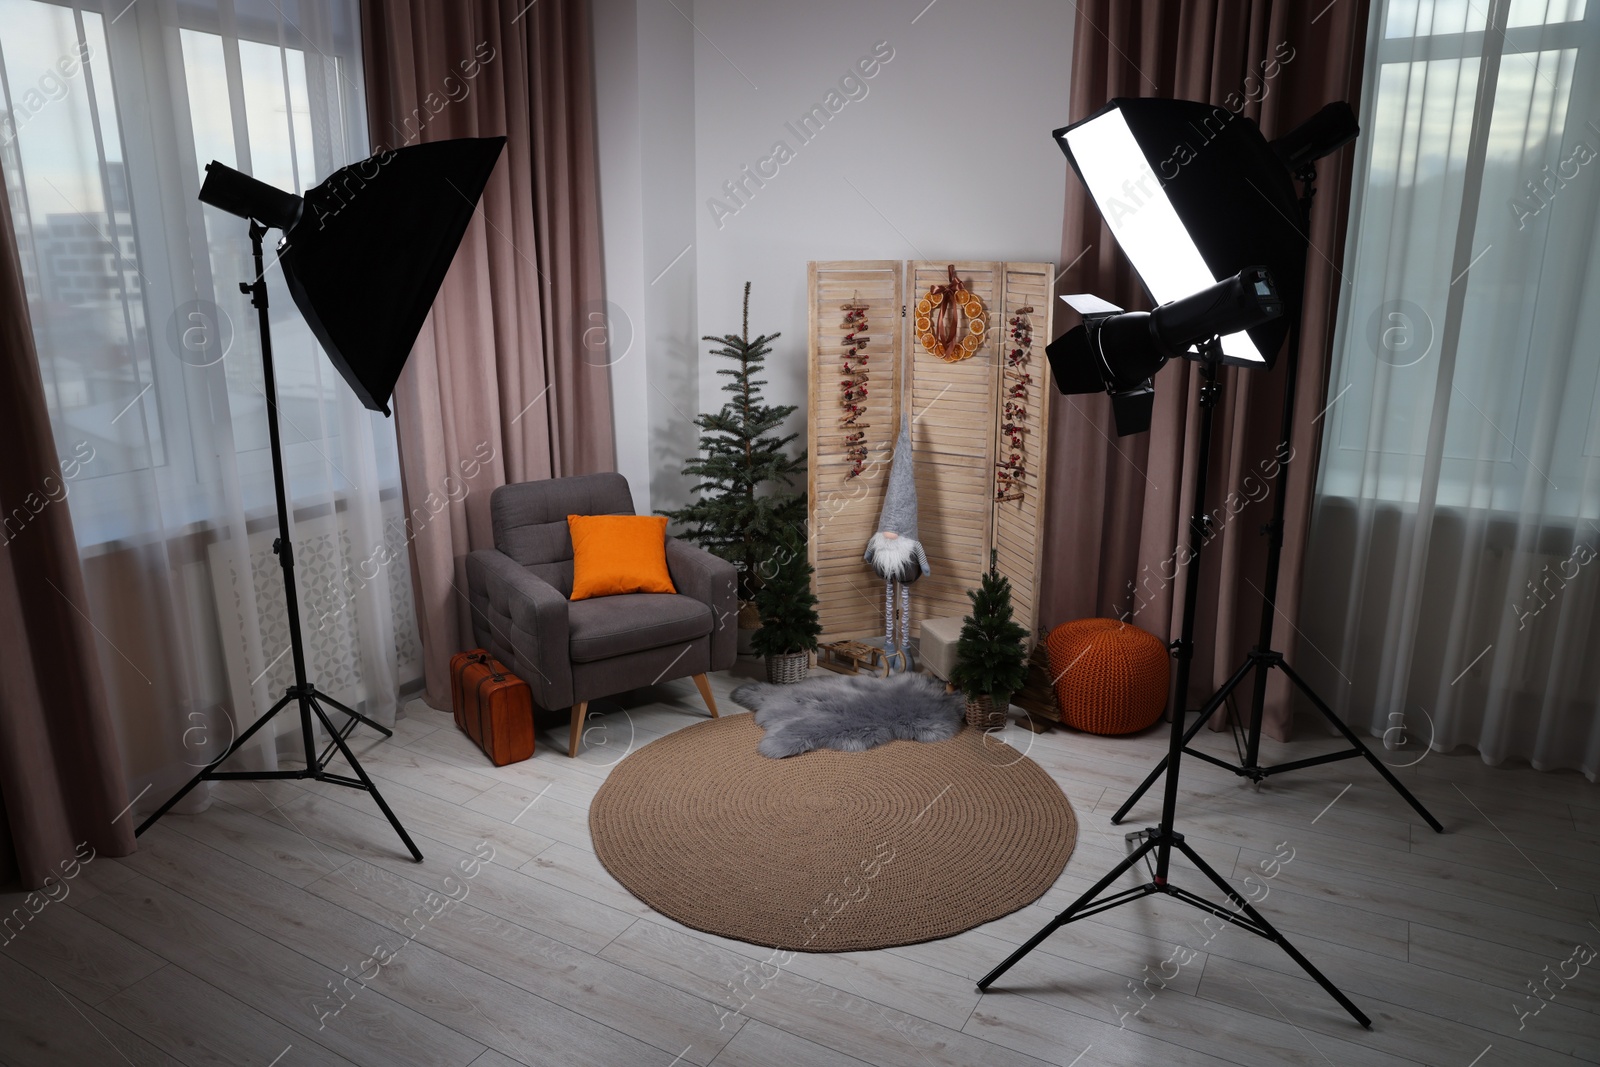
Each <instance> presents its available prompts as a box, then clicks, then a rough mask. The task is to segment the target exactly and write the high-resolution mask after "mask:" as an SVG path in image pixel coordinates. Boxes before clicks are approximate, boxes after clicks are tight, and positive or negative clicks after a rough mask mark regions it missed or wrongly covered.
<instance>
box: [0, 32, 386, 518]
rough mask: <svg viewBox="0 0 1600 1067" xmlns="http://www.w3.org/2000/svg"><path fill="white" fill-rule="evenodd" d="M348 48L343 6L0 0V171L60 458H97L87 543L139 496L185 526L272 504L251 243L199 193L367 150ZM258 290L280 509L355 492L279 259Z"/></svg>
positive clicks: (353, 40)
mask: <svg viewBox="0 0 1600 1067" xmlns="http://www.w3.org/2000/svg"><path fill="white" fill-rule="evenodd" d="M303 30H304V31H306V32H302V31H303ZM308 34H309V36H308ZM359 36H360V35H359V30H358V25H357V22H356V12H355V5H354V4H353V3H351V2H347V0H345V2H318V3H311V2H310V0H304V2H302V3H295V2H293V0H277V2H275V0H216V2H214V3H203V2H197V0H184V2H179V3H175V4H135V5H129V6H128V7H126V8H123V9H122V11H121V13H120V14H117V15H115V16H112V15H110V14H105V15H102V14H101V13H99V12H96V11H89V10H84V9H83V8H82V6H81V5H78V4H73V3H61V2H55V0H0V92H3V97H0V167H3V169H4V172H5V176H6V193H7V195H8V196H9V198H10V200H11V205H12V215H13V220H14V223H15V228H16V231H17V241H18V246H19V250H20V251H21V254H22V262H23V272H24V277H25V284H26V285H27V290H28V297H29V309H30V313H31V315H32V318H33V326H34V332H35V338H36V341H37V344H38V349H39V355H40V364H41V370H42V372H43V377H44V383H45V391H46V396H47V402H48V404H49V407H50V415H51V419H52V424H53V425H54V426H55V428H56V433H57V447H58V450H59V452H60V454H61V455H63V456H70V455H73V454H75V452H76V454H78V455H82V454H83V449H85V448H87V449H91V450H92V453H93V455H94V459H93V461H92V462H89V463H85V464H83V465H82V472H81V474H79V476H78V477H79V478H80V479H81V480H82V484H81V486H80V487H81V488H85V489H89V488H90V487H91V486H92V492H87V491H86V492H84V493H82V494H77V493H75V494H74V503H73V515H74V519H75V523H76V526H77V528H78V535H79V539H80V541H83V542H84V543H85V544H91V543H95V542H96V541H99V540H112V539H115V538H117V537H119V536H122V535H123V534H124V533H126V532H128V531H127V530H126V529H125V522H126V519H125V516H127V515H128V514H129V513H130V512H132V511H135V510H137V509H136V508H134V507H132V506H131V503H132V502H133V501H136V500H138V499H139V498H140V496H141V494H149V493H151V492H156V493H159V494H161V495H162V509H163V511H164V513H166V514H167V515H168V516H169V518H170V517H179V518H180V519H181V523H180V524H187V523H193V522H199V523H204V522H205V521H206V520H207V519H208V518H210V517H211V515H212V514H213V513H214V512H215V511H216V510H217V508H218V500H219V497H220V496H230V495H232V494H234V493H235V492H236V493H237V496H238V500H239V503H240V504H241V505H242V506H243V508H244V510H245V512H246V513H247V514H252V515H253V514H258V513H266V512H270V511H271V510H272V489H271V465H270V457H269V455H268V453H267V430H266V411H265V394H264V393H263V391H262V373H261V364H260V348H259V339H258V335H257V331H256V326H255V322H254V311H253V310H252V309H250V307H249V304H248V302H247V300H246V299H245V298H244V297H242V296H241V295H240V294H239V293H238V285H237V283H238V282H240V281H245V280H249V279H251V278H253V276H254V274H255V270H254V267H253V265H252V264H251V262H250V245H249V240H248V235H247V233H246V228H245V223H244V222H243V220H241V219H237V218H235V217H233V216H230V215H227V214H225V213H222V212H219V211H217V210H216V209H214V208H210V207H206V206H203V205H201V204H200V203H199V202H198V200H197V199H196V197H197V194H198V192H199V186H200V182H201V181H202V180H203V178H204V167H205V165H206V163H208V162H209V161H210V160H212V159H218V160H221V161H222V162H223V163H226V164H227V165H229V166H232V167H236V168H238V169H240V170H243V171H245V172H247V173H250V174H253V175H254V176H256V177H258V178H260V179H261V180H263V181H266V182H268V183H270V184H273V185H276V186H279V187H281V188H284V189H289V190H293V191H295V192H301V191H303V190H304V189H306V188H308V187H310V186H312V185H314V184H316V183H317V182H319V181H321V180H322V179H323V178H324V177H326V176H327V175H328V174H329V173H331V172H332V171H333V170H335V169H336V168H337V167H339V166H342V165H344V164H346V163H349V162H352V161H354V160H357V159H360V158H363V157H364V156H366V155H367V150H366V133H365V117H364V115H363V113H362V109H363V106H364V103H363V99H362V95H361V92H360V88H359V86H360V78H361V72H360V60H359V53H358V51H357V49H358V43H359ZM152 41H156V42H161V45H160V46H159V47H152V46H151V44H150V42H152ZM270 239H271V238H269V240H270ZM267 281H268V286H269V290H270V303H271V323H272V330H273V337H272V339H273V354H274V364H275V369H276V372H277V383H278V394H279V400H280V420H281V423H282V431H283V440H284V448H285V462H286V469H287V473H288V477H289V488H290V496H291V498H293V497H295V496H296V495H297V492H298V491H300V490H308V489H310V488H311V487H313V486H315V487H319V488H321V489H326V488H327V487H328V486H329V485H330V484H331V485H332V488H333V491H334V492H335V493H339V492H343V491H348V490H349V489H350V488H352V486H351V485H350V484H349V480H348V479H346V478H344V476H343V473H342V470H343V468H344V467H345V466H346V464H344V463H341V455H340V453H341V449H342V447H343V441H342V436H343V434H344V433H345V432H346V431H345V428H344V426H342V425H341V417H340V415H339V410H338V399H339V393H338V390H343V389H345V388H346V387H345V385H344V384H343V382H342V381H341V380H340V379H339V377H338V375H337V373H336V372H334V371H333V369H332V368H331V367H330V366H329V365H328V363H327V360H326V359H325V358H324V357H323V356H322V354H321V351H320V349H319V348H318V346H317V344H316V342H315V340H314V338H313V337H312V335H311V332H310V329H309V328H308V327H307V326H306V325H305V323H304V321H303V320H302V319H301V318H300V316H299V313H298V311H297V310H296V309H295V307H294V305H293V302H292V300H291V299H290V297H289V295H288V292H287V290H286V289H285V287H284V285H283V279H282V275H281V272H278V271H276V270H275V269H274V268H273V267H272V266H271V265H270V263H269V266H268V271H267ZM347 418H348V417H346V420H345V424H346V425H347V424H348V421H347ZM381 433H383V434H387V435H388V439H389V442H390V444H389V447H387V448H386V449H380V455H382V457H383V460H384V464H385V466H386V468H387V469H386V470H384V471H383V474H384V475H385V477H386V484H397V482H398V469H397V467H396V465H395V463H394V459H393V454H394V450H393V447H392V440H393V430H392V426H388V425H385V426H384V427H383V428H382V429H381Z"/></svg>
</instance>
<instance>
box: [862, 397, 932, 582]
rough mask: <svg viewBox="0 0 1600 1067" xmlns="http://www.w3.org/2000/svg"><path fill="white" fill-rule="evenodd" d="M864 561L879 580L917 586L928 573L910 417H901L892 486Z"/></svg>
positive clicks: (890, 468)
mask: <svg viewBox="0 0 1600 1067" xmlns="http://www.w3.org/2000/svg"><path fill="white" fill-rule="evenodd" d="M862 558H863V559H865V560H866V561H867V563H868V564H869V565H871V567H872V569H873V570H874V571H876V572H877V574H878V576H879V577H880V578H886V579H889V580H890V581H899V582H914V581H916V580H917V579H918V578H921V577H922V576H923V575H925V574H927V573H929V572H928V556H927V554H926V553H925V552H923V550H922V542H921V541H919V540H918V539H917V479H916V471H915V469H914V468H913V466H912V455H911V416H909V415H902V416H900V436H899V438H898V439H897V440H896V441H895V443H894V459H893V460H891V461H890V465H889V485H888V488H887V489H886V490H885V491H884V495H883V510H882V511H881V512H880V513H879V514H878V532H877V533H875V534H873V535H872V539H871V540H869V541H868V542H867V551H866V554H865V555H863V556H862Z"/></svg>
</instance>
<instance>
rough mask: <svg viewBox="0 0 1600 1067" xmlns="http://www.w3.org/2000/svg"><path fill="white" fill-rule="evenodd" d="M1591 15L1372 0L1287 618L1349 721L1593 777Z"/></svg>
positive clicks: (1597, 706) (1595, 405)
mask: <svg viewBox="0 0 1600 1067" xmlns="http://www.w3.org/2000/svg"><path fill="white" fill-rule="evenodd" d="M1597 9H1600V4H1597V3H1594V2H1592V0H1591V2H1589V3H1585V2H1584V0H1387V2H1375V3H1374V4H1373V17H1372V19H1373V20H1372V26H1371V30H1370V34H1369V40H1368V54H1367V60H1366V76H1365V85H1366V86H1367V88H1366V90H1365V91H1364V92H1363V96H1364V100H1365V102H1364V105H1363V111H1364V114H1363V116H1362V123H1361V125H1362V131H1363V132H1362V136H1361V138H1360V140H1359V141H1358V146H1359V155H1358V163H1357V175H1356V177H1357V181H1356V183H1355V190H1356V192H1355V201H1354V203H1353V204H1352V208H1353V210H1352V212H1351V230H1350V234H1349V241H1350V245H1349V250H1348V254H1347V256H1346V263H1347V265H1346V267H1345V274H1344V278H1345V283H1346V285H1345V287H1344V291H1343V294H1342V299H1341V313H1340V325H1339V330H1338V334H1337V337H1336V342H1335V345H1336V348H1335V359H1334V362H1333V369H1332V377H1331V380H1330V385H1329V391H1328V396H1329V399H1330V400H1331V401H1332V403H1331V406H1330V407H1329V409H1328V411H1327V414H1326V416H1325V420H1326V422H1325V430H1324V438H1323V454H1322V466H1321V469H1320V474H1319V479H1318V487H1317V503H1316V510H1315V518H1314V521H1313V530H1312V536H1311V544H1310V549H1309V551H1310V552H1311V556H1310V557H1309V558H1310V559H1311V560H1312V565H1311V566H1308V567H1307V578H1306V591H1305V592H1306V596H1305V605H1306V607H1305V613H1304V615H1303V616H1302V619H1301V625H1302V626H1303V627H1304V631H1305V634H1306V636H1307V638H1308V640H1309V641H1310V643H1311V645H1312V646H1313V648H1315V649H1316V650H1318V651H1319V652H1320V653H1321V654H1322V660H1321V662H1320V663H1318V662H1315V659H1316V656H1315V653H1310V654H1308V655H1307V656H1306V657H1304V667H1305V668H1306V670H1307V672H1308V673H1310V674H1313V675H1314V676H1315V679H1316V681H1317V683H1318V687H1319V689H1320V690H1321V691H1322V692H1323V693H1324V694H1325V695H1327V696H1329V697H1330V698H1332V699H1333V700H1334V702H1335V703H1336V706H1337V707H1338V708H1339V710H1340V711H1341V713H1342V714H1344V715H1345V716H1346V717H1347V719H1348V720H1349V721H1351V722H1357V723H1361V724H1364V725H1366V726H1368V727H1369V728H1370V729H1371V730H1372V731H1373V733H1374V734H1378V735H1380V736H1386V737H1387V739H1388V741H1389V742H1390V743H1391V744H1392V743H1394V742H1395V741H1397V740H1398V739H1399V738H1401V737H1404V738H1406V739H1407V740H1408V741H1409V743H1410V744H1412V745H1413V746H1416V745H1418V744H1419V743H1421V742H1426V741H1431V743H1432V745H1433V746H1434V747H1435V748H1436V749H1438V750H1441V751H1443V750H1449V749H1452V748H1455V747H1457V746H1471V747H1473V748H1476V749H1477V750H1478V751H1479V752H1481V753H1482V755H1483V758H1484V760H1485V761H1486V762H1489V763H1500V762H1502V761H1504V760H1508V759H1514V760H1527V761H1529V762H1531V763H1532V765H1533V766H1535V767H1539V768H1545V769H1549V768H1577V769H1581V770H1582V771H1583V773H1584V774H1586V775H1587V776H1588V777H1589V778H1590V779H1591V780H1592V779H1595V778H1596V777H1597V776H1600V655H1597V654H1596V652H1597V650H1600V646H1597V644H1596V637H1597V635H1600V597H1597V589H1600V392H1597V387H1600V241H1597V236H1600V234H1597V226H1596V219H1597V215H1600V210H1597V209H1600V157H1597V156H1600V83H1597V67H1600V10H1597ZM1397 726H1403V730H1396V729H1394V727H1397ZM1412 751H1418V750H1417V749H1416V748H1415V747H1414V748H1413V749H1412Z"/></svg>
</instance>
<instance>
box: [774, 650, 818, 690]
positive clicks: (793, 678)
mask: <svg viewBox="0 0 1600 1067" xmlns="http://www.w3.org/2000/svg"><path fill="white" fill-rule="evenodd" d="M810 669H811V653H809V652H788V653H785V654H784V655H781V656H768V657H767V681H769V682H771V683H772V684H773V685H793V684H794V683H796V682H799V681H802V680H804V679H805V676H806V672H807V671H809V670H810Z"/></svg>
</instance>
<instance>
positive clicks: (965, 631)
mask: <svg viewBox="0 0 1600 1067" xmlns="http://www.w3.org/2000/svg"><path fill="white" fill-rule="evenodd" d="M995 558H996V553H994V552H990V553H989V570H988V572H987V573H985V574H984V576H983V582H982V584H981V585H979V586H978V588H977V589H969V590H968V591H967V597H968V598H969V599H970V600H971V601H972V614H971V615H968V616H967V617H966V618H965V619H963V620H962V624H961V637H960V638H959V639H958V640H957V641H956V662H955V666H954V667H953V668H952V669H951V671H950V681H951V683H952V684H954V685H955V686H957V687H958V688H960V689H961V690H962V692H964V693H966V695H967V724H968V725H969V726H976V727H978V728H980V729H985V730H992V729H996V728H998V727H1001V726H1004V725H1005V722H1006V709H1007V708H1009V707H1010V706H1011V694H1013V693H1015V692H1016V691H1017V690H1019V689H1021V688H1022V687H1023V685H1024V684H1025V683H1026V682H1027V680H1028V653H1027V650H1026V649H1025V648H1024V647H1023V644H1022V642H1023V640H1024V639H1025V638H1026V637H1027V636H1028V631H1027V630H1025V629H1023V627H1022V625H1021V624H1020V623H1018V622H1017V621H1016V620H1015V619H1013V618H1012V617H1011V579H1009V578H1007V577H1006V576H1005V575H1003V574H1001V573H1000V572H999V571H998V570H997V569H996V567H995Z"/></svg>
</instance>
